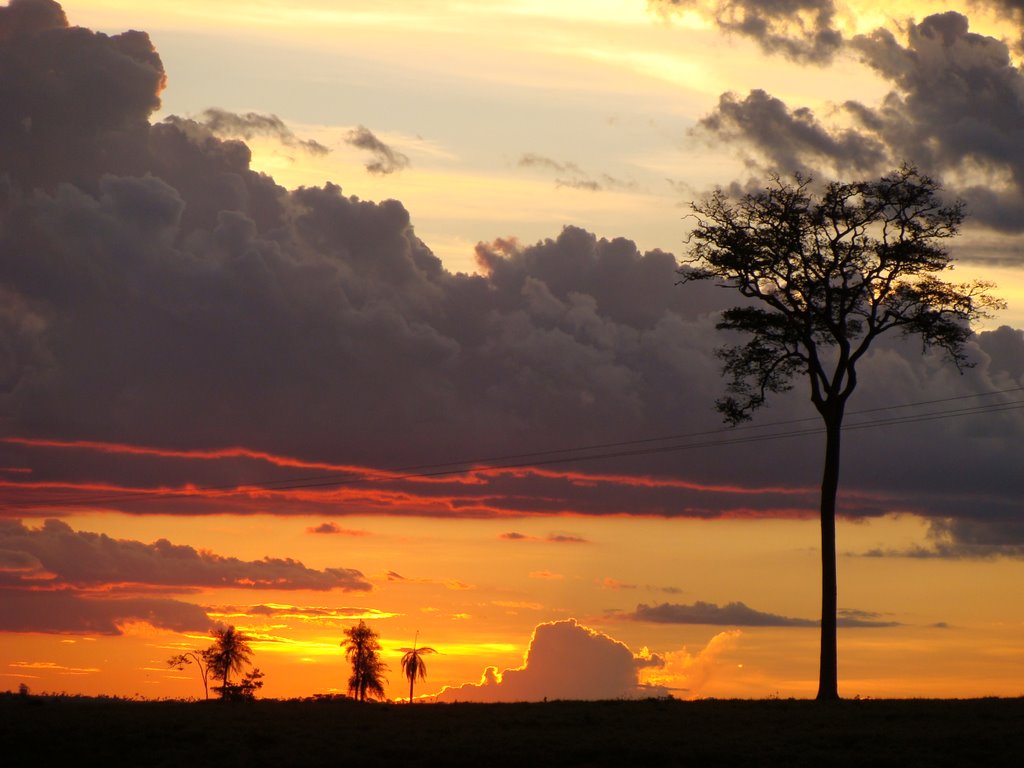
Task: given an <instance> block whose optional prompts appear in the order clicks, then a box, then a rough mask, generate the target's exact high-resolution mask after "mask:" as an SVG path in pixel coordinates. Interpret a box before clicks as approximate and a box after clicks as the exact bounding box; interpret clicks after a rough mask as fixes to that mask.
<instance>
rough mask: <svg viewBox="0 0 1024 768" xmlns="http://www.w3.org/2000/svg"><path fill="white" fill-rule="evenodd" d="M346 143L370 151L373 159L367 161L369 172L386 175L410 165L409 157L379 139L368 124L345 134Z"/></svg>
mask: <svg viewBox="0 0 1024 768" xmlns="http://www.w3.org/2000/svg"><path fill="white" fill-rule="evenodd" d="M345 143H346V144H350V145H351V146H353V147H356V148H357V149H364V150H366V151H367V152H369V153H370V154H371V155H372V156H373V159H372V160H370V161H368V162H367V163H366V170H367V171H368V172H369V173H373V174H377V175H381V176H386V175H387V174H389V173H395V172H396V171H401V170H403V169H404V168H408V167H409V158H408V156H407V155H403V154H402V153H401V152H399V151H397V150H395V149H392V148H391V147H389V146H388V145H387V144H385V143H384V142H383V141H381V140H380V139H378V138H377V137H376V136H375V135H374V134H373V131H371V130H370V129H369V128H367V127H366V126H363V125H360V126H357V127H356V128H353V129H351V130H350V131H349V132H348V133H346V134H345Z"/></svg>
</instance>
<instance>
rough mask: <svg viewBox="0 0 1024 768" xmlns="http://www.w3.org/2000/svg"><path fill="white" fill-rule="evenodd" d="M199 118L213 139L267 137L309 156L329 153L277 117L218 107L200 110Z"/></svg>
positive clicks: (321, 145) (326, 149) (323, 147)
mask: <svg viewBox="0 0 1024 768" xmlns="http://www.w3.org/2000/svg"><path fill="white" fill-rule="evenodd" d="M199 118H200V119H199V122H200V123H201V124H202V125H204V126H206V127H207V128H208V129H209V130H210V132H211V133H213V134H214V135H215V136H222V137H229V138H241V139H252V138H255V137H257V136H268V137H270V138H273V139H276V140H277V141H279V142H281V144H283V145H284V146H286V147H293V148H296V149H301V150H302V151H304V152H308V153H309V154H311V155H318V156H322V155H326V154H328V153H329V152H330V150H329V149H328V148H327V147H325V146H324V145H323V144H321V143H320V142H318V141H314V140H313V139H300V138H299V137H298V136H296V135H295V132H294V131H292V129H291V128H289V127H288V126H287V125H286V124H285V122H284V121H283V120H282V119H281V118H280V117H278V116H277V115H264V114H260V113H258V112H246V113H244V114H239V113H237V112H229V111H228V110H226V109H220V108H218V107H210V108H209V109H205V110H203V112H202V114H201V115H200V116H199Z"/></svg>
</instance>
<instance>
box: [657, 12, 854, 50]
mask: <svg viewBox="0 0 1024 768" xmlns="http://www.w3.org/2000/svg"><path fill="white" fill-rule="evenodd" d="M648 5H649V6H650V7H652V8H653V9H655V10H658V11H660V12H662V13H669V12H672V11H694V12H697V13H699V14H701V15H702V16H704V17H705V18H707V19H709V20H711V21H712V22H713V23H714V24H715V25H717V26H718V27H719V28H720V29H721V30H723V31H725V32H731V33H734V34H738V35H743V36H744V37H749V38H751V39H753V40H755V41H756V42H757V43H758V44H759V45H760V46H761V47H762V48H763V49H764V50H765V51H766V52H768V53H779V54H782V55H784V56H787V57H788V58H791V59H794V60H796V61H806V62H814V63H819V64H820V63H824V62H828V61H831V60H832V58H833V57H834V56H835V55H836V54H837V53H838V52H839V51H840V50H841V48H842V44H843V36H842V34H841V33H840V32H839V30H838V29H837V28H836V25H835V20H836V6H835V3H834V2H833V0H767V1H765V0H648Z"/></svg>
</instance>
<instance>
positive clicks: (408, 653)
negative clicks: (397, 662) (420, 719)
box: [400, 633, 437, 704]
mask: <svg viewBox="0 0 1024 768" xmlns="http://www.w3.org/2000/svg"><path fill="white" fill-rule="evenodd" d="M418 640H419V633H417V634H416V639H415V640H413V642H412V648H401V649H400V650H403V651H405V655H404V656H402V674H403V675H405V677H406V679H408V681H409V703H410V704H412V690H413V684H414V683H415V682H416V678H417V677H418V678H419V679H420V680H426V679H427V662H425V661H424V660H423V657H424V656H425V655H426V654H428V653H437V651H435V650H434V649H433V648H431V647H430V646H428V645H424V646H422V647H420V648H417V647H416V643H417V641H418Z"/></svg>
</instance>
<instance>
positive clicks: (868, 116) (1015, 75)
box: [698, 11, 1024, 233]
mask: <svg viewBox="0 0 1024 768" xmlns="http://www.w3.org/2000/svg"><path fill="white" fill-rule="evenodd" d="M845 47H846V48H847V49H848V50H849V51H850V53H851V54H853V55H856V56H857V57H858V58H860V60H861V61H863V62H864V63H865V64H866V65H868V66H869V67H871V68H872V69H874V70H875V72H876V73H878V74H879V75H881V76H882V77H883V78H885V79H886V80H888V81H889V82H890V83H892V85H893V88H892V90H891V91H890V92H889V93H888V94H887V95H886V96H885V97H884V98H883V99H882V100H881V102H880V103H879V104H877V105H873V106H872V105H867V104H864V103H861V102H858V101H853V100H848V101H846V102H844V103H842V104H841V105H839V106H838V109H837V113H838V114H837V116H838V117H839V118H841V119H842V121H843V122H845V123H846V124H845V125H838V124H837V125H831V126H830V125H826V124H824V123H823V122H821V121H820V120H819V118H818V117H816V116H815V115H814V113H813V112H812V111H811V110H809V109H808V108H806V107H796V108H790V107H789V106H788V105H786V104H785V103H784V102H783V101H781V100H780V99H778V98H776V97H773V96H771V95H769V94H767V93H766V92H764V91H762V90H759V89H758V90H753V91H751V92H750V93H749V94H748V95H747V96H745V97H742V98H741V97H739V96H737V95H736V94H732V93H727V94H723V95H722V96H721V97H720V99H719V103H718V106H717V107H716V108H715V109H714V110H713V111H712V112H711V113H710V114H709V115H707V116H705V117H704V118H703V119H702V120H701V121H700V123H699V129H698V134H700V133H705V134H708V135H710V136H712V137H714V139H718V140H726V141H733V142H737V143H739V144H742V145H746V146H748V147H750V148H752V149H753V150H754V151H755V152H756V154H757V155H758V156H759V157H760V158H761V160H762V162H763V165H762V166H761V168H762V170H769V169H770V170H774V171H777V172H781V173H783V174H787V173H790V172H792V171H803V172H809V173H811V174H812V175H817V176H819V177H822V176H824V177H828V176H831V175H834V174H840V175H849V174H869V175H871V174H876V173H881V172H883V171H884V170H886V169H887V168H889V167H893V166H895V165H898V164H900V163H901V162H903V161H910V162H913V163H915V164H917V165H919V166H920V167H921V168H923V169H924V170H925V171H926V172H928V173H931V174H933V175H936V176H943V175H949V176H951V177H952V179H953V182H954V183H952V184H950V185H949V192H950V194H951V195H952V194H955V195H959V196H961V197H963V198H964V199H965V200H966V201H967V203H968V211H969V214H970V219H969V223H976V224H982V225H985V226H986V227H991V228H993V229H996V230H999V231H1004V232H1011V233H1018V232H1020V231H1022V229H1024V151H1022V150H1021V147H1022V146H1024V101H1022V100H1021V98H1020V93H1021V92H1022V91H1024V73H1022V72H1021V70H1020V68H1018V67H1017V66H1016V65H1015V63H1014V61H1013V59H1012V57H1011V56H1010V51H1009V48H1008V46H1007V44H1006V43H1005V42H1004V41H1002V40H999V39H996V38H994V37H989V36H986V35H981V34H977V33H973V32H971V31H970V25H969V20H968V18H967V17H966V16H964V15H962V14H960V13H957V12H955V11H948V12H946V13H940V14H934V15H931V16H928V17H926V18H924V19H923V20H922V21H920V22H914V21H910V22H909V23H908V24H907V27H906V42H903V40H902V39H900V38H898V37H897V35H896V34H895V33H894V32H893V31H891V30H889V29H886V28H879V29H876V30H875V31H873V32H871V33H870V34H865V35H858V36H856V37H853V38H851V39H849V40H848V41H847V42H846V43H845Z"/></svg>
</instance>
